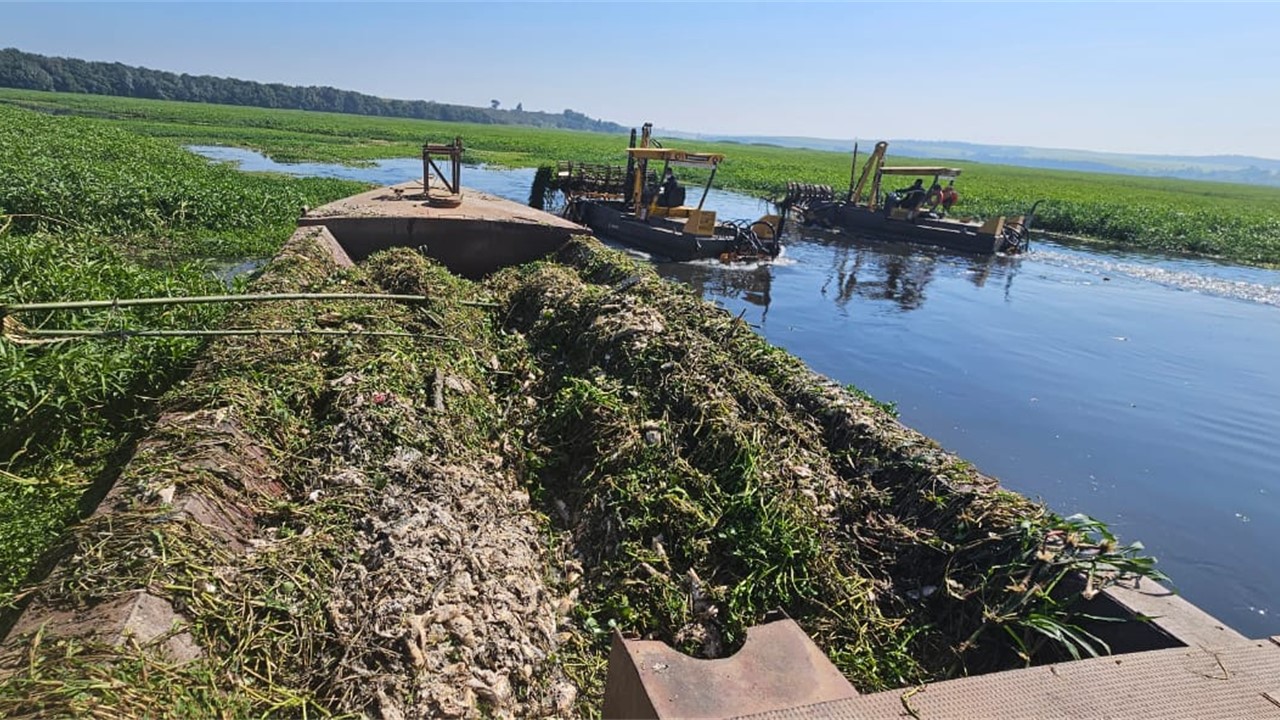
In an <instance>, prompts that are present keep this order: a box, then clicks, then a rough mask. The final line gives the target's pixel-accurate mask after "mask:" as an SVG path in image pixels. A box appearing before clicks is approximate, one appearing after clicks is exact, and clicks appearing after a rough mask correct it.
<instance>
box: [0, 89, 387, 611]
mask: <svg viewBox="0 0 1280 720" xmlns="http://www.w3.org/2000/svg"><path fill="white" fill-rule="evenodd" d="M363 187H364V185H363V184H362V183H356V182H349V181H342V180H323V179H293V178H285V177H273V176H266V175H248V174H245V173H240V172H237V171H235V170H233V169H231V168H229V167H225V166H217V165H211V164H210V163H208V162H207V161H205V160H204V159H202V158H199V157H196V156H194V155H192V154H190V153H188V152H187V151H185V150H183V149H182V148H180V147H178V146H177V145H175V144H173V143H171V142H169V141H165V140H159V139H155V138H150V137H145V136H142V135H137V134H134V133H132V132H129V131H127V130H124V129H121V128H119V127H117V126H116V125H115V124H114V123H110V122H107V121H103V120H95V119H85V118H69V117H51V116H48V115H45V114H42V113H37V112H32V111H29V110H21V109H16V108H12V107H0V303H6V304H7V303H35V302H53V301H68V300H82V299H99V298H126V297H150V296H177V295H207V294H214V293H220V292H224V291H226V289H227V288H226V287H225V286H224V285H223V283H222V282H221V281H220V280H219V279H218V278H217V277H215V275H214V274H213V273H212V272H211V266H210V265H209V264H208V262H207V261H208V260H209V259H211V258H241V257H245V256H258V257H260V256H264V255H269V254H271V253H273V252H274V251H275V249H276V248H277V247H279V244H280V243H281V242H282V241H283V240H284V238H286V237H287V236H288V234H289V232H290V231H291V230H292V228H293V224H294V219H295V217H296V215H297V212H298V208H300V207H301V206H303V205H306V204H317V203H320V202H324V201H326V200H329V199H333V198H337V197H342V196H345V195H348V194H351V193H353V192H357V191H359V190H360V189H362V188H363ZM224 313H225V309H224V308H222V307H220V306H214V305H201V306H181V307H178V308H150V309H131V310H129V311H127V312H126V311H123V310H120V311H114V310H109V309H108V310H97V311H84V310H81V311H76V312H57V313H15V314H11V315H7V316H6V317H5V318H4V323H5V327H4V329H5V334H6V338H7V340H6V341H0V388H3V392H2V393H0V602H3V601H4V599H5V598H6V597H7V596H8V594H9V593H11V592H12V591H13V590H14V589H15V588H16V587H17V585H18V583H20V582H21V581H22V579H23V577H24V576H25V575H26V573H27V572H28V571H29V570H30V569H31V568H32V567H33V566H34V564H35V562H36V559H37V558H38V557H39V556H40V554H41V553H42V552H44V551H45V549H46V548H47V547H48V546H49V544H50V543H51V542H52V541H53V540H54V539H55V538H56V537H57V536H58V534H59V533H60V532H61V531H62V529H63V527H64V526H65V524H66V523H67V522H68V521H69V520H71V519H73V518H74V517H76V515H77V514H78V513H79V512H80V510H81V508H80V507H79V503H80V500H81V498H82V497H85V496H86V491H89V490H92V488H93V486H94V484H95V483H105V482H108V481H109V478H110V477H111V473H112V468H113V464H114V463H116V462H119V461H120V460H122V459H123V458H121V457H119V456H120V455H121V454H126V455H127V451H128V449H129V443H130V438H131V437H133V435H134V433H136V432H137V431H138V430H139V428H141V427H142V426H143V425H144V424H145V421H146V417H147V412H148V410H147V408H148V407H149V402H150V400H151V399H153V398H155V397H156V396H158V395H159V394H161V393H162V392H163V391H164V389H165V388H167V387H168V386H169V385H170V384H171V383H172V382H174V380H175V379H177V378H179V377H181V375H182V374H183V372H184V370H185V369H186V368H187V367H189V365H190V363H191V362H192V360H193V358H194V357H195V356H196V355H197V354H198V353H199V351H200V349H201V348H202V347H203V343H202V342H201V341H199V340H197V339H193V338H183V337H178V338H146V339H141V338H140V339H134V340H130V341H108V342H79V343H54V344H47V345H32V344H20V343H18V342H11V341H9V340H12V339H16V340H22V339H23V338H22V329H23V328H36V327H46V328H75V329H89V328H111V329H117V330H119V329H129V328H169V329H207V328H210V327H212V326H214V325H215V324H216V323H217V322H218V321H219V320H220V319H221V318H222V317H223V315H224ZM0 314H3V313H0ZM91 495H92V493H90V496H91Z"/></svg>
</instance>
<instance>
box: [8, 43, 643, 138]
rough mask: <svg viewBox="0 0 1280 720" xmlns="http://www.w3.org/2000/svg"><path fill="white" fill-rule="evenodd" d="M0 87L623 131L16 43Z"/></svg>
mask: <svg viewBox="0 0 1280 720" xmlns="http://www.w3.org/2000/svg"><path fill="white" fill-rule="evenodd" d="M0 87H12V88H21V89H25V90H51V91H56V92H71V93H88V94H91V95H119V96H123V97H137V98H152V99H156V100H185V101H187V102H203V103H221V104H225V105H247V106H253V107H265V108H290V109H294V110H317V111H323V112H339V113H348V114H352V115H378V116H383V117H403V118H415V119H418V120H446V121H453V122H473V123H485V124H489V125H535V126H538V127H556V128H566V129H572V130H590V131H594V132H608V133H620V132H623V131H624V130H625V128H623V127H622V126H621V125H619V124H617V123H612V122H607V121H604V120H596V119H593V118H590V117H587V116H586V115H583V114H582V113H577V112H574V111H572V110H565V111H564V113H562V114H559V115H557V114H555V113H545V112H525V110H524V105H523V104H522V103H521V104H517V105H516V108H515V110H502V109H499V106H500V105H501V103H500V102H499V101H498V100H490V101H489V103H490V107H487V108H483V107H471V106H467V105H448V104H445V103H437V102H432V101H430V100H388V99H386V98H380V97H375V96H373V95H365V94H363V93H358V92H352V91H350V90H339V89H337V88H332V87H316V86H308V87H302V86H298V85H283V84H280V83H258V82H251V81H248V80H237V79H235V78H222V77H214V76H211V75H187V74H186V73H183V74H181V75H179V74H175V73H171V72H164V71H162V70H151V69H148V68H142V67H133V66H130V65H123V64H121V63H106V62H89V61H85V60H77V59H75V58H61V57H47V56H45V55H37V54H35V53H27V52H22V51H21V50H17V49H15V48H7V49H4V50H0Z"/></svg>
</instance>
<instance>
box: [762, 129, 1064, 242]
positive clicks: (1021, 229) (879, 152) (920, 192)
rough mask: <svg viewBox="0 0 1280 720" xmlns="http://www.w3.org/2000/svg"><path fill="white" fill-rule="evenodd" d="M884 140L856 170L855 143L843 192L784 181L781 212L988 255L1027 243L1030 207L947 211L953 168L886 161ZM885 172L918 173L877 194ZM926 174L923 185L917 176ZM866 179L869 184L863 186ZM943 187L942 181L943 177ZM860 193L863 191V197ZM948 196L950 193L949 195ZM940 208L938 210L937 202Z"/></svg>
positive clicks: (806, 221)
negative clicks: (982, 216)
mask: <svg viewBox="0 0 1280 720" xmlns="http://www.w3.org/2000/svg"><path fill="white" fill-rule="evenodd" d="M888 148H889V143H887V142H880V143H876V148H875V150H874V151H873V152H872V153H871V157H870V158H868V159H867V161H866V163H865V164H864V165H863V167H862V174H861V175H860V176H859V177H858V179H857V182H854V178H853V176H854V175H855V174H856V173H857V167H858V148H857V146H856V145H855V146H854V149H853V168H852V170H851V171H850V176H849V192H848V193H847V194H846V195H845V197H843V198H839V197H837V196H836V194H835V192H834V191H833V190H832V189H831V187H830V186H827V185H809V184H804V183H788V185H787V194H786V196H785V197H784V198H783V199H782V200H781V201H780V202H779V203H778V206H779V211H780V214H781V215H782V217H787V216H788V214H790V215H791V216H792V217H794V218H796V219H797V220H798V221H799V222H800V223H801V224H802V225H806V226H810V227H821V228H830V229H839V230H843V231H846V232H851V233H856V234H859V235H867V236H871V237H878V238H887V239H891V240H901V241H906V242H915V243H924V244H928V245H937V246H939V247H944V248H948V249H951V250H959V251H961V252H968V253H978V254H984V255H991V254H994V253H1004V254H1010V255H1012V254H1017V253H1021V252H1023V251H1025V250H1026V249H1027V246H1028V245H1029V243H1030V239H1031V238H1030V232H1031V224H1032V222H1033V221H1034V219H1035V211H1036V207H1037V206H1039V204H1040V203H1039V202H1037V203H1036V204H1035V205H1033V206H1032V207H1031V209H1030V210H1029V211H1028V212H1027V214H1026V215H1019V216H1016V217H1004V216H999V217H993V218H988V219H987V220H985V221H981V222H979V221H975V220H968V219H957V218H951V217H947V214H946V213H947V209H948V207H949V206H950V203H949V202H947V197H948V195H949V194H950V193H951V192H953V190H952V186H953V184H954V182H955V178H957V177H959V176H960V169H959V168H949V167H918V166H887V165H885V164H884V156H885V151H886V150H888ZM885 176H890V177H897V176H907V177H914V178H919V179H918V180H917V181H916V183H915V184H914V185H913V186H912V187H910V188H908V189H906V190H902V191H893V192H888V193H885V194H884V195H883V196H882V195H881V184H882V182H883V180H884V177H885ZM927 177H932V178H933V183H932V185H931V186H929V187H928V188H926V187H925V186H924V183H923V178H927ZM868 180H870V187H868ZM944 182H945V183H946V187H943V183H944ZM864 195H865V197H864ZM952 197H954V196H952ZM940 206H941V207H942V210H941V211H939V209H938V208H939V207H940Z"/></svg>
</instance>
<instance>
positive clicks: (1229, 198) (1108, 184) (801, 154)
mask: <svg viewBox="0 0 1280 720" xmlns="http://www.w3.org/2000/svg"><path fill="white" fill-rule="evenodd" d="M0 104H13V105H19V106H24V107H29V108H36V109H40V110H44V111H48V112H60V113H61V112H71V113H77V114H86V115H92V116H97V117H106V118H112V119H115V120H117V121H118V122H120V123H122V124H124V126H125V127H128V128H129V129H131V130H134V131H136V132H139V133H143V134H148V135H154V136H157V137H163V138H167V139H172V140H177V141H181V142H186V143H205V144H217V145H234V146H239V147H246V148H253V149H256V150H261V151H263V152H265V153H266V154H268V155H270V156H271V157H273V158H275V159H276V160H280V161H300V160H313V161H321V162H345V163H360V162H367V161H369V160H374V159H378V158H389V157H416V156H417V155H418V153H419V152H420V149H421V145H422V142H423V140H424V139H426V138H435V139H448V138H452V137H453V136H455V135H461V136H462V137H463V139H464V142H465V143H466V146H467V152H466V159H467V160H469V161H472V162H487V163H496V164H500V165H507V166H512V167H521V166H536V165H545V164H554V163H555V162H556V161H559V160H574V161H578V162H589V163H612V164H622V163H623V162H624V161H625V154H624V151H623V148H624V146H625V144H626V138H625V137H623V136H613V135H604V134H600V133H589V132H574V131H567V130H546V129H538V128H522V127H513V126H495V125H474V124H465V123H445V122H430V121H420V120H406V119H399V118H375V117H364V116H354V115H341V114H334V113H315V112H305V111H301V110H270V109H263V108H247V107H232V106H221V105H204V104H196V103H179V102H167V101H158V100H139V99H131V98H113V97H103V96H92V95H75V94H59V93H42V92H34V91H25V90H0ZM666 144H667V145H668V146H681V147H690V148H691V149H696V150H702V151H708V152H720V153H724V154H726V156H727V159H726V161H725V162H724V164H723V165H722V166H721V167H720V171H719V173H718V174H717V176H716V178H717V180H716V184H717V185H718V186H720V187H724V188H728V189H733V190H739V191H742V192H746V193H750V194H753V195H757V196H760V197H763V198H769V197H779V196H781V195H782V194H783V193H784V192H785V189H786V184H787V183H788V182H791V181H798V182H808V183H816V184H823V185H831V186H833V187H835V188H837V189H842V188H847V187H848V182H849V155H848V154H847V153H836V152H828V151H821V150H806V149H793V148H780V147H772V146H765V145H743V144H738V143H712V142H702V141H696V142H695V141H683V140H670V141H667V143H666ZM890 149H891V150H892V148H890ZM864 157H865V155H864ZM889 162H891V163H892V164H905V165H913V164H914V165H924V164H945V165H948V166H955V167H958V168H960V169H962V170H963V171H964V174H963V175H962V176H961V179H960V180H959V182H958V188H959V190H960V194H961V200H960V203H959V204H958V205H957V206H956V208H955V210H954V211H953V214H957V215H968V216H979V217H985V216H991V215H997V214H1004V215H1017V214H1022V213H1024V212H1026V211H1027V209H1029V208H1030V207H1031V205H1032V204H1033V203H1035V202H1036V201H1037V200H1045V203H1044V204H1043V205H1041V206H1040V210H1039V218H1038V220H1037V225H1036V226H1037V227H1039V228H1041V229H1043V230H1049V231H1055V232H1058V233H1064V234H1067V235H1073V236H1075V235H1078V236H1082V237H1085V238H1091V239H1092V240H1093V241H1101V242H1105V243H1109V244H1112V245H1114V246H1116V247H1118V248H1122V249H1130V250H1151V251H1159V252H1168V253H1192V254H1198V255H1209V256H1215V257H1221V258H1225V259H1228V260H1232V261H1236V262H1245V263H1252V264H1260V265H1276V264H1280V188H1275V187H1252V186H1247V185H1235V184H1228V183H1212V182H1198V181H1191V180H1174V179H1164V178H1148V177H1131V176H1120V175H1107V174H1101V173H1085V172H1073V171H1061V170H1043V169H1032V168H1021V167H1011V166H1003V165H985V164H981V163H972V162H961V161H951V160H947V159H945V158H940V159H938V160H923V159H916V158H890V159H889Z"/></svg>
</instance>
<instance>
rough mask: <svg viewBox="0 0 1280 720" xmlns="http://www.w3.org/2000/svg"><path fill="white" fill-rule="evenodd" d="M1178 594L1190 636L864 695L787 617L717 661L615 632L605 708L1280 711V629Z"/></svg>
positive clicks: (920, 714) (772, 712)
mask: <svg viewBox="0 0 1280 720" xmlns="http://www.w3.org/2000/svg"><path fill="white" fill-rule="evenodd" d="M1155 597H1159V596H1155ZM1181 605H1183V606H1184V607H1178V603H1172V604H1171V603H1170V602H1169V601H1168V600H1167V599H1165V600H1160V601H1159V606H1160V607H1163V608H1165V609H1166V610H1169V611H1170V612H1169V614H1168V615H1167V616H1165V618H1164V619H1168V620H1171V621H1172V622H1173V624H1174V626H1176V627H1179V628H1181V629H1183V630H1184V631H1185V630H1189V631H1191V632H1187V633H1185V634H1183V635H1181V638H1180V639H1181V640H1182V641H1183V642H1187V641H1189V642H1187V644H1185V645H1179V646H1178V647H1164V648H1162V649H1155V650H1145V651H1142V652H1130V653H1125V654H1117V655H1110V656H1106V657H1099V658H1091V659H1088V660H1079V661H1074V662H1063V663H1056V664H1053V665H1043V666H1038V667H1032V668H1025V669H1021V670H1011V671H1006V672H999V673H992V674H990V675H981V676H976V677H969V678H961V679H958V680H948V681H945V682H939V683H933V684H930V685H924V686H920V687H913V688H904V689H901V690H892V691H887V692H880V693H875V694H871V695H858V694H857V692H856V691H855V690H854V689H853V687H852V686H850V685H849V684H848V682H847V681H846V680H845V679H844V678H843V677H841V676H840V673H839V671H838V670H836V668H835V666H834V665H832V664H831V663H830V661H828V660H827V658H826V656H825V655H824V654H823V653H822V652H821V650H819V649H818V648H817V647H816V646H815V645H814V644H813V642H812V641H811V640H810V639H809V638H808V637H807V636H806V635H805V634H804V631H803V630H801V629H800V627H799V626H798V625H796V624H795V623H794V622H792V621H790V620H785V619H784V620H779V621H774V622H770V623H767V624H765V625H761V626H758V627H753V628H750V629H749V630H748V634H747V642H746V644H745V645H744V646H743V648H742V649H741V650H740V651H739V652H738V653H737V654H735V655H734V656H733V657H730V658H724V659H720V660H699V659H694V658H691V657H688V656H685V655H682V654H680V653H678V652H676V651H675V650H672V649H671V648H669V647H667V646H666V645H665V644H663V643H661V642H656V641H649V640H626V639H623V638H622V637H620V636H616V637H615V639H614V646H613V649H612V652H611V653H610V656H609V681H608V685H607V687H606V689H605V702H604V708H603V710H604V712H603V714H604V717H605V718H654V719H659V718H752V719H753V720H802V719H808V718H814V719H818V718H826V719H829V720H854V719H857V720H875V719H880V718H916V719H918V720H928V719H930V718H935V719H936V718H964V719H968V718H995V719H1005V718H1008V719H1010V720H1012V719H1014V718H1017V719H1023V718H1259V719H1262V720H1265V719H1266V718H1274V719H1276V720H1280V637H1273V638H1268V639H1264V640H1248V639H1245V638H1244V637H1242V636H1240V635H1239V634H1237V633H1235V632H1234V631H1231V630H1230V629H1229V628H1225V627H1222V626H1221V625H1220V624H1218V623H1217V621H1216V620H1214V619H1213V618H1212V617H1210V616H1208V615H1207V614H1205V613H1203V611H1201V610H1199V609H1198V608H1195V607H1194V606H1191V605H1189V604H1186V603H1181ZM1201 615H1202V616H1203V617H1202V618H1201V617H1200V616H1201ZM1165 630H1168V628H1165ZM1172 639H1173V640H1174V641H1175V642H1176V641H1177V640H1178V639H1179V638H1172Z"/></svg>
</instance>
